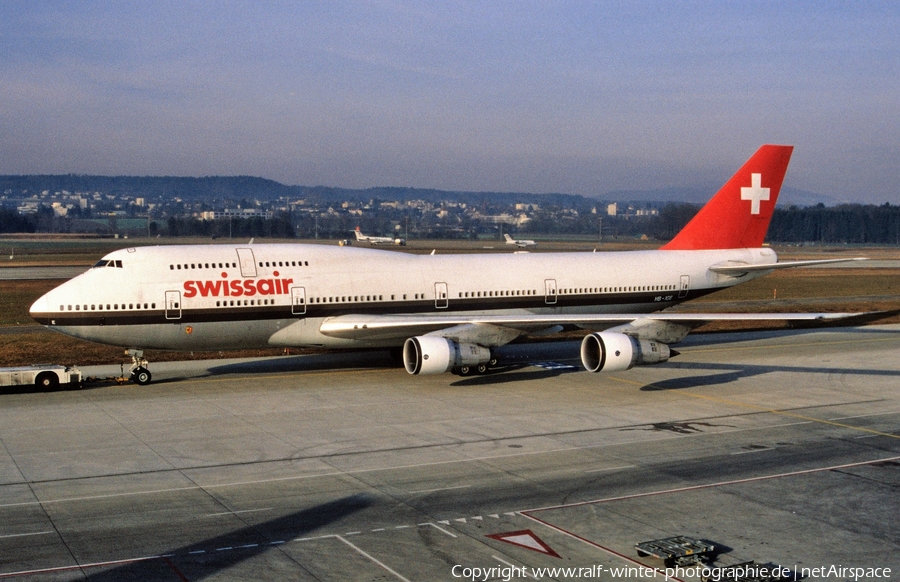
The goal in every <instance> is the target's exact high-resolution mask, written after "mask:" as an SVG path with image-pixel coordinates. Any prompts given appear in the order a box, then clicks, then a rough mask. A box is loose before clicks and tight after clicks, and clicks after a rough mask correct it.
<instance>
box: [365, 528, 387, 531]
mask: <svg viewBox="0 0 900 582" xmlns="http://www.w3.org/2000/svg"><path fill="white" fill-rule="evenodd" d="M386 529H387V528H383V527H377V528H375V529H371V530H369V531H385V530H386Z"/></svg>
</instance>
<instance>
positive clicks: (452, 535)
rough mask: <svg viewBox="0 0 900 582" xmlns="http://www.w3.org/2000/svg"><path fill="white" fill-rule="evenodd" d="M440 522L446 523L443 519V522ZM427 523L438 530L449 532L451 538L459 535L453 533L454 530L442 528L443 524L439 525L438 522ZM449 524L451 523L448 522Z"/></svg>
mask: <svg viewBox="0 0 900 582" xmlns="http://www.w3.org/2000/svg"><path fill="white" fill-rule="evenodd" d="M438 523H444V522H443V521H441V522H438ZM425 525H430V526H431V527H433V528H434V529H436V530H438V531H439V532H441V533H445V534H447V535H448V536H450V537H451V538H455V537H457V535H456V534H455V533H453V532H452V531H447V530H445V529H444V528H442V527H441V526H439V525H438V524H436V523H426V524H425ZM447 525H450V523H449V522H447Z"/></svg>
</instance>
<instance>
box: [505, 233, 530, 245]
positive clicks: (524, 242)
mask: <svg viewBox="0 0 900 582" xmlns="http://www.w3.org/2000/svg"><path fill="white" fill-rule="evenodd" d="M503 238H505V239H506V244H508V245H516V246H517V247H523V248H524V247H534V246H537V243H536V242H534V241H533V240H521V239H520V240H516V239H514V238H513V237H511V236H509V235H508V234H504V235H503Z"/></svg>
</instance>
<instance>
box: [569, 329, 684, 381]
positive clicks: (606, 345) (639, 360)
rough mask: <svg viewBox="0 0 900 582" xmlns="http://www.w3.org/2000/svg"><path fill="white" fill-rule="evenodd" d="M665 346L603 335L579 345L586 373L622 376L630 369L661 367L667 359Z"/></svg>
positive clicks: (598, 334)
mask: <svg viewBox="0 0 900 582" xmlns="http://www.w3.org/2000/svg"><path fill="white" fill-rule="evenodd" d="M670 355H671V351H670V350H669V346H667V345H666V344H663V343H660V342H655V341H650V340H642V339H636V338H633V337H631V336H630V335H625V334H624V333H613V332H607V331H602V332H599V333H592V334H591V335H588V336H585V338H584V339H583V340H582V341H581V363H582V364H583V365H584V367H585V368H586V369H587V371H588V372H621V371H622V370H629V369H631V368H632V367H633V366H647V365H650V364H660V363H662V362H665V361H667V360H668V359H669V356H670Z"/></svg>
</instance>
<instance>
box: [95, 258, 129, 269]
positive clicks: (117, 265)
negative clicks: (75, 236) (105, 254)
mask: <svg viewBox="0 0 900 582" xmlns="http://www.w3.org/2000/svg"><path fill="white" fill-rule="evenodd" d="M99 267H114V268H116V269H121V268H122V261H113V260H106V259H100V260H99V261H97V262H96V263H94V266H93V267H91V268H92V269H96V268H99Z"/></svg>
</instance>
